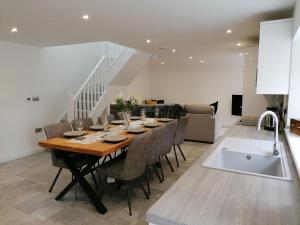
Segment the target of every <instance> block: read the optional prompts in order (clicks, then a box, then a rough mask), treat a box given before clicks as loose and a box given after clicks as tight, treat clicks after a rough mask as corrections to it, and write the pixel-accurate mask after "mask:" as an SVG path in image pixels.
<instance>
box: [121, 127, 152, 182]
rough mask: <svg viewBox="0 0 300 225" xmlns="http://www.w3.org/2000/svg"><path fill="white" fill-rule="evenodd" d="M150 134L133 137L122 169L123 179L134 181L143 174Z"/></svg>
mask: <svg viewBox="0 0 300 225" xmlns="http://www.w3.org/2000/svg"><path fill="white" fill-rule="evenodd" d="M150 138H151V132H145V133H143V134H139V135H136V136H134V138H133V140H132V141H131V143H130V145H129V148H128V151H127V154H126V158H125V162H124V167H123V174H124V176H125V177H124V179H128V180H131V179H135V178H137V177H139V176H140V175H142V174H143V173H144V172H145V166H146V160H145V159H146V154H145V153H146V152H147V151H148V149H149V142H150Z"/></svg>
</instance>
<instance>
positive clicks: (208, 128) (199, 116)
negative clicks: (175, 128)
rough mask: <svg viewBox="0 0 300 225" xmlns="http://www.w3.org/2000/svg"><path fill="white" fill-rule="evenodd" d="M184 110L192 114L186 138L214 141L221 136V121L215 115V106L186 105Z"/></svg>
mask: <svg viewBox="0 0 300 225" xmlns="http://www.w3.org/2000/svg"><path fill="white" fill-rule="evenodd" d="M184 110H185V112H186V114H187V115H189V116H190V119H189V122H188V125H187V128H186V132H185V137H184V139H185V140H191V141H202V142H209V143H214V142H215V140H216V139H217V138H218V137H219V136H220V129H221V126H220V121H219V119H218V117H216V116H215V115H214V107H213V106H208V105H185V106H184Z"/></svg>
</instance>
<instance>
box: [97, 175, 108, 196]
mask: <svg viewBox="0 0 300 225" xmlns="http://www.w3.org/2000/svg"><path fill="white" fill-rule="evenodd" d="M99 179H100V176H99ZM106 180H107V177H106V176H104V177H103V180H102V181H100V180H99V183H100V186H101V187H100V194H99V199H100V200H101V199H102V196H103V193H104V189H105V184H106Z"/></svg>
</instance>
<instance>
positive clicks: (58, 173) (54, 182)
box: [49, 168, 62, 192]
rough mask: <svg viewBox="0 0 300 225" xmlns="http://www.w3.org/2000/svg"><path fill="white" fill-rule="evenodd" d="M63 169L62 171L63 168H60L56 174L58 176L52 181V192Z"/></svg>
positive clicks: (50, 190)
mask: <svg viewBox="0 0 300 225" xmlns="http://www.w3.org/2000/svg"><path fill="white" fill-rule="evenodd" d="M61 171H62V168H59V170H58V171H57V174H56V176H55V178H54V180H53V182H52V184H51V186H50V189H49V192H52V190H53V188H54V186H55V184H56V181H57V179H58V177H59V175H60V173H61Z"/></svg>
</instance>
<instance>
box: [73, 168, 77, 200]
mask: <svg viewBox="0 0 300 225" xmlns="http://www.w3.org/2000/svg"><path fill="white" fill-rule="evenodd" d="M73 180H74V175H73V173H72V181H73ZM74 195H75V200H76V201H77V200H78V195H77V184H76V185H75V192H74Z"/></svg>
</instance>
